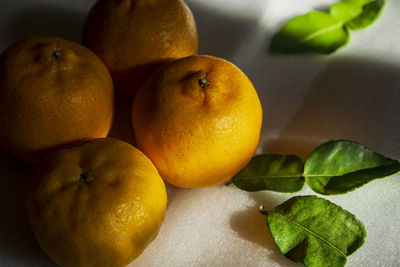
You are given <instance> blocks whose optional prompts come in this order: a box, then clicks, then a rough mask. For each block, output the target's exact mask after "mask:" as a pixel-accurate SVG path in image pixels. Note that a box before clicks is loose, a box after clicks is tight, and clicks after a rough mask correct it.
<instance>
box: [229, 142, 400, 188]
mask: <svg viewBox="0 0 400 267" xmlns="http://www.w3.org/2000/svg"><path fill="white" fill-rule="evenodd" d="M399 171H400V163H399V162H398V161H396V160H393V159H390V158H387V157H385V156H383V155H381V154H378V153H375V152H373V151H372V150H370V149H368V148H367V147H365V146H363V145H361V144H359V143H357V142H353V141H347V140H338V141H329V142H327V143H324V144H322V145H321V146H319V147H317V148H316V149H315V150H314V151H313V152H312V153H311V155H310V156H309V157H308V158H307V160H306V161H305V163H303V161H302V159H301V158H299V157H298V156H294V155H275V154H267V155H259V156H255V157H254V158H253V159H252V160H251V161H250V163H249V164H248V165H247V166H246V167H245V168H244V169H242V170H241V171H240V172H239V173H237V174H236V175H235V176H234V177H233V178H232V182H233V183H234V184H235V185H236V186H237V187H239V188H240V189H242V190H246V191H260V190H271V191H277V192H285V193H293V192H298V191H300V190H301V189H302V188H303V185H304V181H306V182H307V184H308V185H309V186H310V187H311V189H312V190H314V191H315V192H317V193H319V194H323V195H336V194H343V193H346V192H349V191H352V190H354V189H356V188H358V187H361V186H362V185H364V184H366V183H368V182H370V181H373V180H375V179H379V178H384V177H387V176H390V175H393V174H395V173H397V172H399Z"/></svg>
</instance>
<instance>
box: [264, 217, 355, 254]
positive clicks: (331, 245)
mask: <svg viewBox="0 0 400 267" xmlns="http://www.w3.org/2000/svg"><path fill="white" fill-rule="evenodd" d="M271 214H273V215H276V216H278V217H280V218H282V219H284V220H285V221H287V222H289V223H291V224H293V225H295V226H297V227H298V228H300V229H302V230H303V231H305V232H308V233H309V234H311V235H312V236H314V237H316V238H318V239H319V240H321V241H322V242H323V243H325V244H327V245H328V246H330V247H332V248H333V249H334V250H336V251H337V252H338V253H339V254H340V255H342V256H343V257H345V258H347V256H346V254H345V253H344V252H342V251H341V250H340V249H339V248H337V247H336V246H335V245H333V244H332V243H330V242H329V241H328V240H325V239H324V238H322V237H321V236H319V235H318V234H316V233H314V232H313V231H311V230H309V229H307V228H306V227H304V226H303V225H301V224H299V223H297V222H295V221H293V220H291V219H289V218H287V217H285V216H284V215H282V214H279V213H271Z"/></svg>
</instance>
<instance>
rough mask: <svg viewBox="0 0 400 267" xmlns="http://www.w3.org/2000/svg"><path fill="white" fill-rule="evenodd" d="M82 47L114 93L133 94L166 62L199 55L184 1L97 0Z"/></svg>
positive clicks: (194, 27)
mask: <svg viewBox="0 0 400 267" xmlns="http://www.w3.org/2000/svg"><path fill="white" fill-rule="evenodd" d="M83 43H84V44H85V45H86V46H88V47H89V48H90V49H92V50H93V51H94V52H95V53H97V54H98V55H99V56H100V58H101V59H102V60H103V61H104V62H105V64H106V65H107V67H108V68H109V70H110V72H111V75H112V77H113V81H114V84H115V87H116V89H117V90H120V91H123V92H126V93H130V94H133V95H135V94H136V93H137V91H138V90H139V89H140V87H141V86H142V84H143V82H144V81H145V80H146V79H147V78H148V77H149V76H150V75H151V74H152V73H153V72H154V70H156V69H157V68H158V67H160V66H161V65H163V64H165V63H166V62H168V61H170V60H172V59H176V58H181V57H186V56H189V55H193V54H196V53H197V48H198V37H197V30H196V24H195V20H194V17H193V15H192V12H191V11H190V9H189V7H188V6H187V5H186V4H185V2H184V1H183V0H100V1H98V2H97V3H96V4H95V5H94V6H93V8H92V9H91V11H90V12H89V14H88V16H87V19H86V22H85V25H84V28H83Z"/></svg>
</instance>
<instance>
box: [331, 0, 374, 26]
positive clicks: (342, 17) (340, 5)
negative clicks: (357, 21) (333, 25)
mask: <svg viewBox="0 0 400 267" xmlns="http://www.w3.org/2000/svg"><path fill="white" fill-rule="evenodd" d="M371 1H374V0H343V1H341V2H337V3H335V4H333V5H331V7H330V9H329V13H330V14H331V15H332V16H333V17H335V18H336V19H337V20H339V21H341V22H342V23H343V24H346V23H348V22H349V21H350V20H352V19H354V18H356V17H358V16H359V15H360V14H361V13H362V12H363V7H364V5H366V4H368V3H370V2H371Z"/></svg>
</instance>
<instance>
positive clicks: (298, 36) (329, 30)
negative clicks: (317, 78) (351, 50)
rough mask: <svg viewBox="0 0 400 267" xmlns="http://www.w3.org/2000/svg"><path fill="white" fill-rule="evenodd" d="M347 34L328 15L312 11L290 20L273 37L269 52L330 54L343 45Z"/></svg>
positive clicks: (344, 29) (339, 24)
mask: <svg viewBox="0 0 400 267" xmlns="http://www.w3.org/2000/svg"><path fill="white" fill-rule="evenodd" d="M348 40H349V33H348V31H347V29H346V28H345V27H344V26H343V23H342V22H341V21H339V20H337V19H336V18H334V17H333V16H331V15H330V14H328V13H324V12H320V11H313V12H310V13H308V14H305V15H301V16H298V17H295V18H293V19H291V20H290V21H289V22H287V23H286V25H285V26H283V28H282V29H281V30H280V31H279V32H278V33H277V34H276V35H275V36H274V38H273V39H272V43H271V47H270V48H271V51H272V52H278V53H309V52H314V53H326V54H327V53H331V52H333V51H335V50H336V49H338V48H339V47H341V46H343V45H345V44H346V43H347V42H348Z"/></svg>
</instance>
